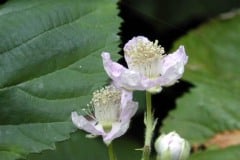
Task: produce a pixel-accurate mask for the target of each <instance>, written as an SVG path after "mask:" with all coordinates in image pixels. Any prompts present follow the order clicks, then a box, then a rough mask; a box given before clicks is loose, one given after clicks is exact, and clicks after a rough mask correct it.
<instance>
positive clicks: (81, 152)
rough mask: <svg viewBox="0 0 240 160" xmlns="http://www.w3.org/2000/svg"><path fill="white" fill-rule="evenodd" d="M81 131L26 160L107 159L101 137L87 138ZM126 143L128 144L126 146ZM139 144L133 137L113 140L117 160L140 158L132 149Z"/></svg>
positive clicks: (139, 152) (31, 155)
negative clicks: (51, 148) (55, 147)
mask: <svg viewBox="0 0 240 160" xmlns="http://www.w3.org/2000/svg"><path fill="white" fill-rule="evenodd" d="M84 134H85V133H83V132H76V133H75V134H73V136H71V139H70V140H68V141H65V142H61V143H59V144H57V150H56V151H44V152H42V153H41V154H30V155H29V157H28V160H41V159H58V160H66V159H68V160H79V159H84V160H93V159H103V160H104V159H108V154H107V153H108V151H107V147H106V145H105V144H104V143H103V142H102V138H97V139H88V138H85V136H84ZM126 144H128V145H127V146H126ZM139 147H140V145H139V144H138V143H137V142H136V141H134V140H133V139H129V138H126V137H125V138H124V137H121V139H117V140H116V141H114V142H113V148H114V152H115V154H116V155H117V157H118V159H119V160H133V159H140V157H141V151H136V150H134V149H136V148H139Z"/></svg>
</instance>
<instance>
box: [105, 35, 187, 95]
mask: <svg viewBox="0 0 240 160" xmlns="http://www.w3.org/2000/svg"><path fill="white" fill-rule="evenodd" d="M164 53H165V52H164V48H163V47H161V46H160V45H158V41H157V40H156V41H155V42H154V43H153V42H151V41H149V40H148V39H147V38H146V37H143V36H138V37H133V38H132V39H131V40H130V41H128V42H127V43H126V44H125V46H124V58H125V60H126V62H127V64H128V69H127V68H125V67H124V66H122V65H120V64H118V63H116V62H113V61H112V60H111V57H110V53H108V52H103V53H102V59H103V65H104V69H105V71H106V72H107V74H108V76H109V77H110V78H111V79H113V82H114V83H115V85H117V86H119V87H123V88H126V89H128V90H147V91H149V92H151V93H157V92H160V91H161V89H162V87H163V86H170V85H173V84H174V83H176V82H177V81H178V79H180V78H181V77H182V75H183V72H184V66H185V64H186V63H187V61H188V56H187V55H186V53H185V49H184V46H180V47H179V48H178V50H177V51H175V52H173V53H171V54H168V55H166V54H164Z"/></svg>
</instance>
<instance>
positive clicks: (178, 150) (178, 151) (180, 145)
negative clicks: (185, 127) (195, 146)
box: [155, 132, 190, 160]
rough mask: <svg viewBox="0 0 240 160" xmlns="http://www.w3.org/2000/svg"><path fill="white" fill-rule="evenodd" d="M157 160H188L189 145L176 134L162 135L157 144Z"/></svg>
mask: <svg viewBox="0 0 240 160" xmlns="http://www.w3.org/2000/svg"><path fill="white" fill-rule="evenodd" d="M155 149H156V151H157V160H186V159H187V158H188V156H189V153H190V145H189V143H188V142H187V141H186V140H185V139H183V138H181V137H180V136H179V135H178V134H177V133H176V132H170V133H168V134H163V135H160V136H159V137H158V138H157V140H156V142H155Z"/></svg>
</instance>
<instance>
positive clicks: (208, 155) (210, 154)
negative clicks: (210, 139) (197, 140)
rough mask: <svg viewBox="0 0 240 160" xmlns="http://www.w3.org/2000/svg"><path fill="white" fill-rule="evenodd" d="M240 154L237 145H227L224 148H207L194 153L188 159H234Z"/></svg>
mask: <svg viewBox="0 0 240 160" xmlns="http://www.w3.org/2000/svg"><path fill="white" fill-rule="evenodd" d="M239 156H240V152H239V147H228V148H226V149H217V150H209V151H206V152H203V153H201V152H200V153H197V154H194V155H193V156H191V157H190V158H189V160H200V159H201V160H204V159H211V160H226V159H227V160H236V159H237V158H236V157H239Z"/></svg>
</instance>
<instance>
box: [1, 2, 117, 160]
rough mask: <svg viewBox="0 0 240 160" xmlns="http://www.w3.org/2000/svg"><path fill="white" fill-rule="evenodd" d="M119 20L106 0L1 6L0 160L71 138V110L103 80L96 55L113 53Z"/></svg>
mask: <svg viewBox="0 0 240 160" xmlns="http://www.w3.org/2000/svg"><path fill="white" fill-rule="evenodd" d="M117 15H118V10H117V6H116V2H114V1H111V0H95V1H88V0H72V1H68V0H58V1H55V0H41V1H38V0H32V1H29V0H11V1H7V2H6V3H4V4H2V5H0V28H1V30H0V37H1V38H0V159H4V160H6V159H7V160H8V159H9V160H13V159H17V158H24V157H25V156H26V155H27V154H29V153H38V152H41V151H42V150H45V149H55V145H54V143H55V142H58V141H62V140H65V139H68V138H69V134H70V133H71V132H73V131H74V130H75V128H74V127H73V125H72V123H71V122H70V114H71V112H72V111H74V110H76V111H81V108H83V107H86V104H87V103H88V102H89V100H90V98H91V94H92V92H93V91H94V90H95V89H97V88H100V87H101V86H103V85H104V84H106V83H107V82H108V78H107V75H106V74H105V72H104V69H103V66H102V61H101V56H100V54H101V52H102V51H109V52H113V53H117V52H118V51H119V48H118V45H119V37H118V35H117V33H118V32H119V29H118V28H119V26H120V22H121V20H120V18H118V16H117ZM117 57H118V56H117V54H115V55H114V58H115V59H116V58H117Z"/></svg>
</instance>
